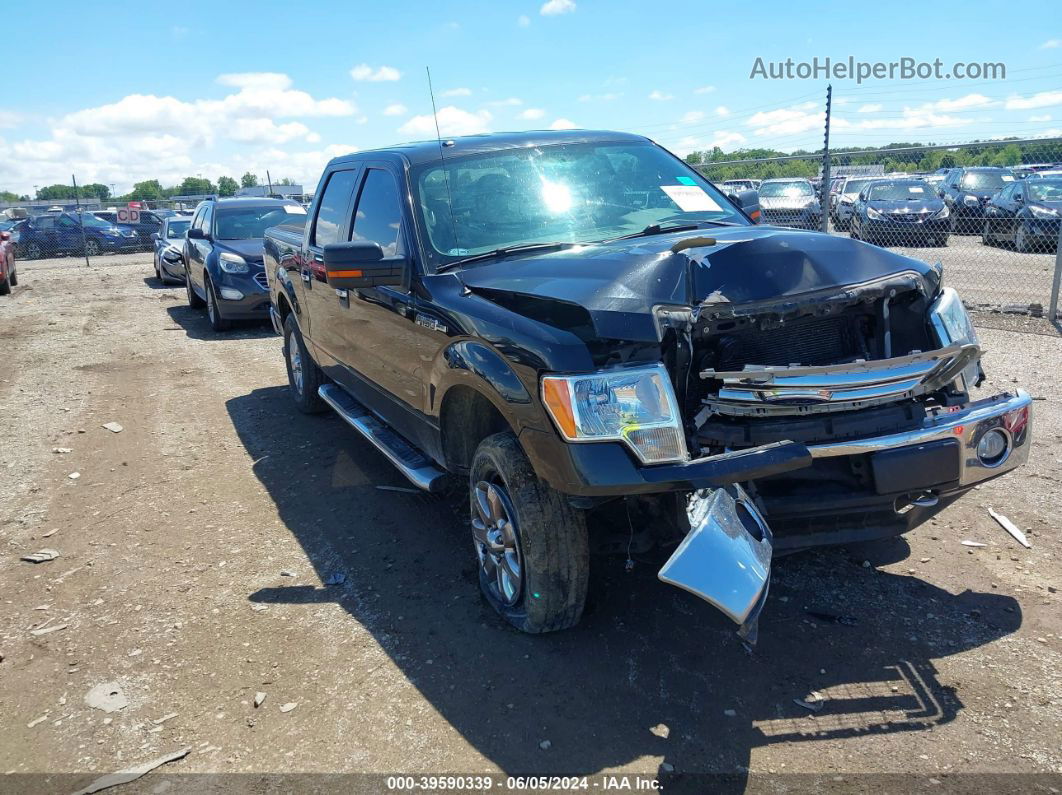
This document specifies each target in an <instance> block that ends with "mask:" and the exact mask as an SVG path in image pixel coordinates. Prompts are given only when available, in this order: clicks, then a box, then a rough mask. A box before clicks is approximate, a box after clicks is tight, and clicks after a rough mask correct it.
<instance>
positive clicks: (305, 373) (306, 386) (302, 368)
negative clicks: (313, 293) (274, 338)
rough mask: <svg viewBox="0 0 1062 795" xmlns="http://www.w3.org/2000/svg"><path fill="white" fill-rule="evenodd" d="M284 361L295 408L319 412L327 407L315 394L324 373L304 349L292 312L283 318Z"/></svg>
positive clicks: (314, 412)
mask: <svg viewBox="0 0 1062 795" xmlns="http://www.w3.org/2000/svg"><path fill="white" fill-rule="evenodd" d="M284 362H285V364H286V365H287V368H288V388H289V389H290V390H291V396H292V398H293V399H294V400H295V406H296V408H298V410H299V411H301V412H302V413H303V414H320V413H321V412H322V411H324V410H325V409H327V408H328V404H326V403H325V402H324V401H323V400H321V398H320V397H319V396H318V395H317V389H318V388H319V387H320V386H321V384H323V383H324V373H322V372H321V368H320V367H318V366H317V362H315V361H314V360H313V359H311V358H310V354H309V353H308V352H307V351H306V343H305V342H303V339H302V332H301V331H299V324H298V323H296V322H295V316H294V315H292V314H289V315H288V316H287V317H286V318H285V319H284Z"/></svg>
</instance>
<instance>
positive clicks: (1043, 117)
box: [1029, 113, 1051, 121]
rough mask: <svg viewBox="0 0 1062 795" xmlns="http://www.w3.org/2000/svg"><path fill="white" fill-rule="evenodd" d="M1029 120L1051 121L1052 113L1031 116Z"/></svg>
mask: <svg viewBox="0 0 1062 795" xmlns="http://www.w3.org/2000/svg"><path fill="white" fill-rule="evenodd" d="M1029 121H1051V114H1050V113H1044V114H1041V115H1039V116H1030V117H1029Z"/></svg>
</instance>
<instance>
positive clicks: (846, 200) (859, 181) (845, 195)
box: [831, 177, 883, 229]
mask: <svg viewBox="0 0 1062 795" xmlns="http://www.w3.org/2000/svg"><path fill="white" fill-rule="evenodd" d="M879 179H883V177H849V178H848V179H846V180H845V181H844V185H842V186H841V188H840V190H838V192H837V202H836V203H835V204H834V206H833V207H832V208H831V209H832V211H833V225H834V226H835V227H836V228H837V229H848V228H849V226H851V224H852V208H853V207H855V203H856V199H857V198H859V191H861V190H863V188H865V187H866V186H867V185H868V184H870V183H871V182H875V181H877V180H879Z"/></svg>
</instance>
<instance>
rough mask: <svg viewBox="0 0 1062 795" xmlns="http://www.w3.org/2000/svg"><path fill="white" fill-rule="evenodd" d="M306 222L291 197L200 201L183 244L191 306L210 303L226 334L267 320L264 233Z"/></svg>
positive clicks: (213, 320)
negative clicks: (238, 323) (240, 324)
mask: <svg viewBox="0 0 1062 795" xmlns="http://www.w3.org/2000/svg"><path fill="white" fill-rule="evenodd" d="M305 218H306V210H305V208H304V207H303V206H302V205H301V204H299V203H298V202H294V201H289V200H286V199H251V198H247V199H220V200H210V201H204V202H201V203H200V204H199V206H198V207H197V208H196V210H195V215H194V216H193V218H192V225H191V226H190V227H189V229H188V232H187V235H186V237H185V240H184V263H185V285H186V287H187V289H188V305H189V306H191V307H193V308H200V307H202V306H204V305H205V306H206V309H207V316H208V317H209V318H210V325H211V327H212V328H213V329H214V331H224V330H226V329H227V328H229V326H230V325H231V322H232V321H233V320H267V319H268V318H269V285H268V284H267V283H266V275H265V270H264V269H263V268H262V253H263V244H262V239H263V236H264V235H265V230H266V229H268V228H269V227H271V226H276V225H278V224H282V223H291V222H292V221H296V222H302V221H303V220H304V219H305Z"/></svg>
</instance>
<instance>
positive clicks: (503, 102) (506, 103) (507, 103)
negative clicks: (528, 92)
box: [487, 97, 524, 108]
mask: <svg viewBox="0 0 1062 795" xmlns="http://www.w3.org/2000/svg"><path fill="white" fill-rule="evenodd" d="M487 104H488V105H490V106H491V107H494V108H513V107H517V106H519V105H523V104H524V101H523V100H522V99H520V98H519V97H508V98H507V99H495V100H493V101H491V102H488V103H487Z"/></svg>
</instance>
